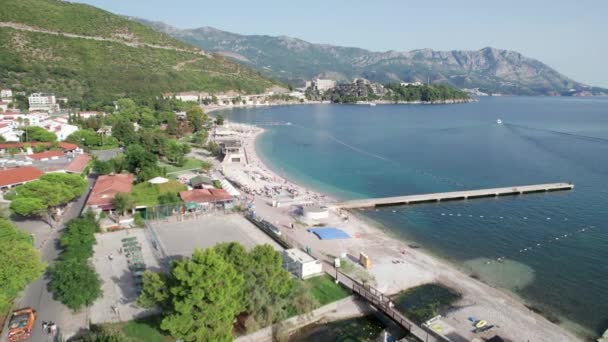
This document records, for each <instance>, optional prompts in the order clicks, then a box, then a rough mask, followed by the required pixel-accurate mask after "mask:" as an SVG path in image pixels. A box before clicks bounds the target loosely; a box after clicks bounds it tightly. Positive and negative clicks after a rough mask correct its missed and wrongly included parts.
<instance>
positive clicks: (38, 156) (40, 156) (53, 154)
mask: <svg viewBox="0 0 608 342" xmlns="http://www.w3.org/2000/svg"><path fill="white" fill-rule="evenodd" d="M64 155H65V154H64V153H63V152H62V151H44V152H40V153H32V154H29V155H27V158H29V159H32V160H49V159H57V158H59V157H63V156H64Z"/></svg>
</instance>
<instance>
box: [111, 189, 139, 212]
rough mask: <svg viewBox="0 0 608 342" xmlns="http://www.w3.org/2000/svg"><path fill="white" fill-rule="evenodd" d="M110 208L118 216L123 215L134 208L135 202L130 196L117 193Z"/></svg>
mask: <svg viewBox="0 0 608 342" xmlns="http://www.w3.org/2000/svg"><path fill="white" fill-rule="evenodd" d="M112 207H114V210H116V212H118V214H119V215H124V213H125V212H127V211H129V210H131V209H133V208H135V201H133V198H131V194H129V193H126V192H119V193H117V194H116V195H115V196H114V198H113V199H112Z"/></svg>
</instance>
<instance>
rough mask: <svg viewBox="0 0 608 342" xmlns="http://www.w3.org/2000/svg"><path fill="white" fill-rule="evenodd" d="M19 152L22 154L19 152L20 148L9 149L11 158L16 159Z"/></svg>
mask: <svg viewBox="0 0 608 342" xmlns="http://www.w3.org/2000/svg"><path fill="white" fill-rule="evenodd" d="M19 152H21V150H19V149H18V148H16V147H9V148H8V154H10V155H11V157H14V156H15V154H17V153H19Z"/></svg>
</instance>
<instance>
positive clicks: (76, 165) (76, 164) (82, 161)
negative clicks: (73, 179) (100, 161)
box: [65, 154, 91, 173]
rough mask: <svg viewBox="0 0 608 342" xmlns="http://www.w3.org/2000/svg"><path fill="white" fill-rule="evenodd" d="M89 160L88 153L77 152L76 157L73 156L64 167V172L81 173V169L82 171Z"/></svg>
mask: <svg viewBox="0 0 608 342" xmlns="http://www.w3.org/2000/svg"><path fill="white" fill-rule="evenodd" d="M90 160H91V157H89V155H88V154H79V155H78V156H76V158H74V160H72V162H71V163H70V165H68V167H66V168H65V172H69V173H82V171H84V168H85V167H86V166H87V164H88V163H89V161H90Z"/></svg>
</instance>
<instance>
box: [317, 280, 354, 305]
mask: <svg viewBox="0 0 608 342" xmlns="http://www.w3.org/2000/svg"><path fill="white" fill-rule="evenodd" d="M306 283H307V284H308V285H309V286H310V293H311V294H312V296H313V297H314V298H315V299H316V300H317V302H319V305H320V306H323V305H325V304H329V303H332V302H335V301H337V300H340V299H342V298H346V297H348V296H350V295H351V293H350V292H349V291H348V290H346V289H345V288H343V287H342V286H340V285H338V284H336V283H335V282H334V280H333V278H332V277H330V276H328V275H322V276H319V277H314V278H310V279H308V280H306Z"/></svg>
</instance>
